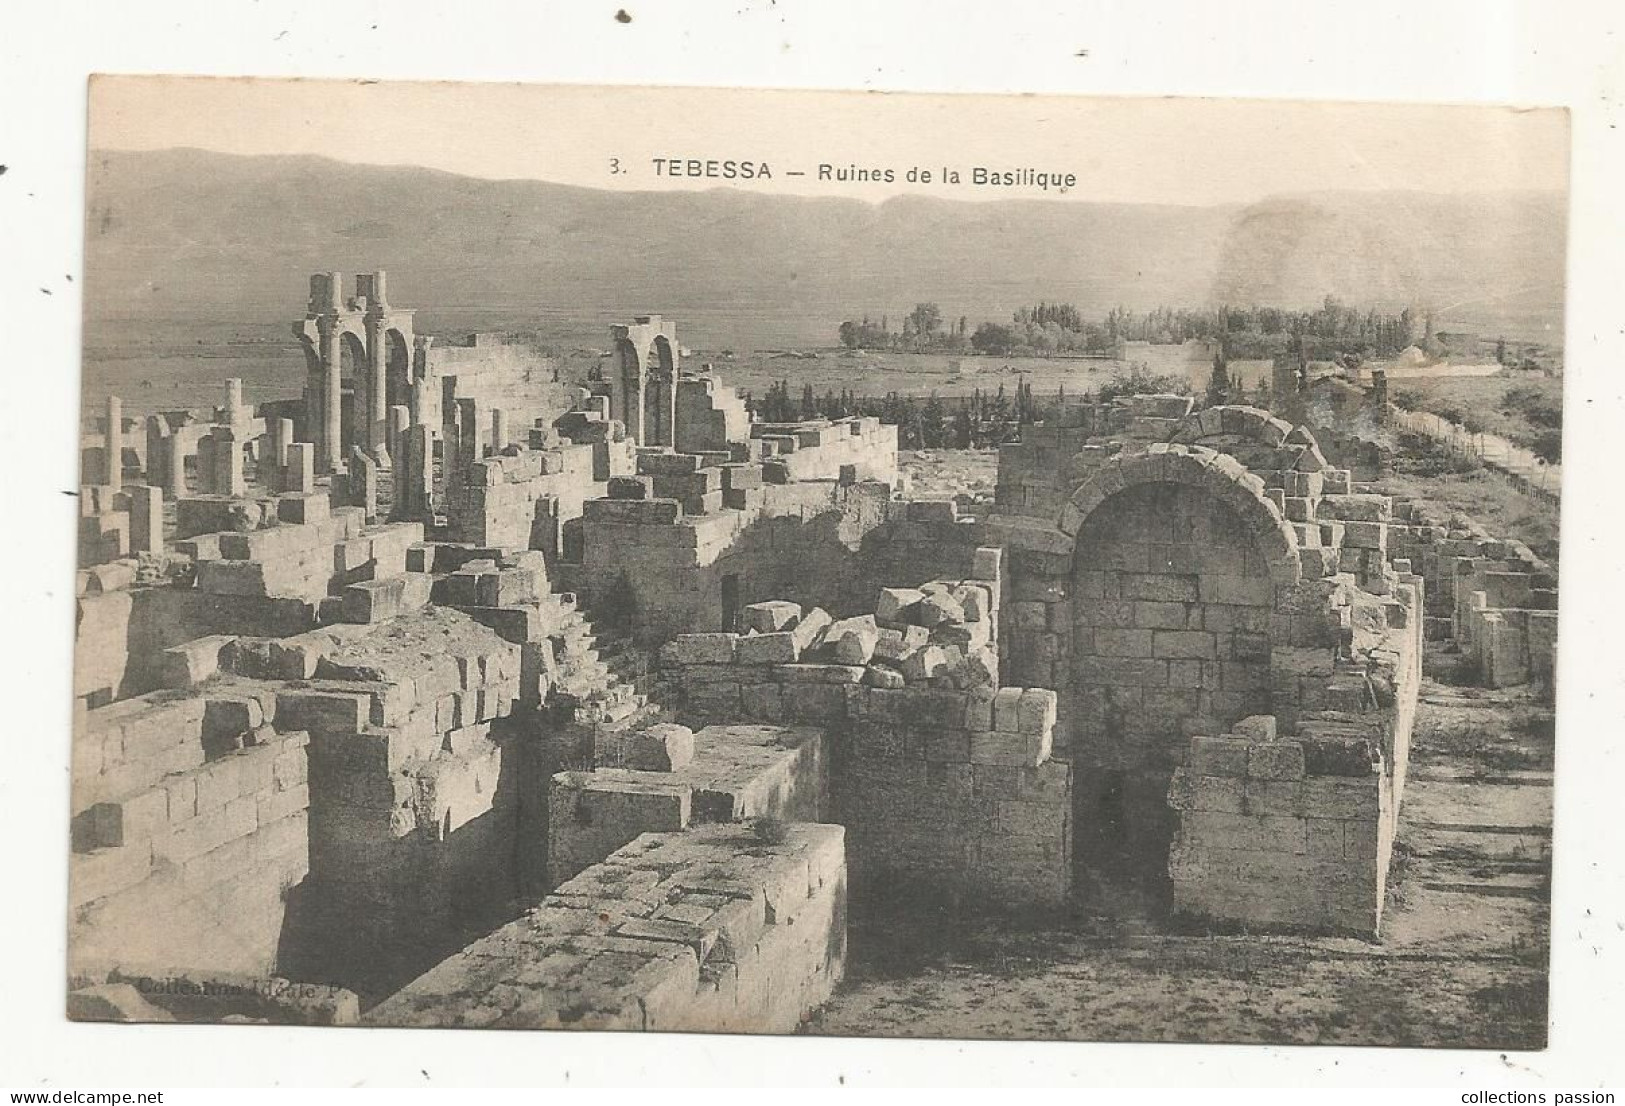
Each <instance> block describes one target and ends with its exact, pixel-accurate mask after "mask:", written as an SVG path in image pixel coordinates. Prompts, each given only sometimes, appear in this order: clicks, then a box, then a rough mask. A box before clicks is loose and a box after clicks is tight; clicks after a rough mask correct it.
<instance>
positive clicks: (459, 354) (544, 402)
mask: <svg viewBox="0 0 1625 1106" xmlns="http://www.w3.org/2000/svg"><path fill="white" fill-rule="evenodd" d="M464 342H465V343H466V344H458V345H454V344H448V343H444V342H438V341H436V342H427V341H424V340H423V339H419V343H420V345H421V346H422V349H421V352H420V354H419V360H421V362H422V370H421V375H422V377H423V379H424V381H425V382H426V387H425V388H424V389H423V397H424V400H425V401H426V402H425V403H424V405H423V407H422V409H421V410H419V411H418V412H417V413H416V414H417V421H418V422H422V423H427V424H428V425H430V426H438V425H439V424H440V423H441V421H442V419H443V417H444V413H445V412H446V411H450V410H453V409H455V407H456V404H457V402H458V400H465V399H466V400H472V401H474V402H476V403H477V404H479V406H480V407H481V409H484V410H490V409H492V408H501V409H502V410H504V411H506V412H507V413H508V417H509V419H510V420H511V421H512V423H513V425H514V426H520V427H525V426H531V425H533V424H534V423H535V422H536V420H537V419H546V420H548V421H552V419H553V418H555V417H556V416H557V415H558V414H559V412H561V411H567V410H569V409H570V406H571V403H572V400H573V398H574V391H575V389H574V387H573V386H572V385H571V384H569V383H561V382H560V381H559V379H558V377H559V366H558V363H557V362H556V361H555V360H554V359H553V358H552V357H549V356H547V355H546V354H543V353H540V352H538V351H537V350H535V349H533V348H531V347H529V346H527V345H523V344H520V343H509V342H505V341H503V340H501V338H500V337H499V336H492V335H487V334H476V335H470V336H469V337H468V338H466V339H464Z"/></svg>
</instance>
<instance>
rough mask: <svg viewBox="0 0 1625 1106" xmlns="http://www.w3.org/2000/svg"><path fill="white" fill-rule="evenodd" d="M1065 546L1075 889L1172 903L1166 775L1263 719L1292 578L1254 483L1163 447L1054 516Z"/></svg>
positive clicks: (1228, 462)
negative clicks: (1069, 545) (1193, 741)
mask: <svg viewBox="0 0 1625 1106" xmlns="http://www.w3.org/2000/svg"><path fill="white" fill-rule="evenodd" d="M1061 529H1062V530H1063V531H1064V532H1065V533H1067V534H1069V535H1070V536H1072V537H1073V539H1074V544H1073V559H1072V573H1071V579H1070V588H1069V593H1070V608H1071V610H1070V616H1071V625H1070V636H1069V640H1070V649H1069V652H1068V660H1067V665H1066V677H1065V680H1064V685H1063V687H1062V688H1061V689H1060V690H1061V695H1062V701H1063V709H1062V714H1063V723H1064V725H1065V726H1066V728H1067V733H1066V735H1065V736H1066V742H1065V743H1066V746H1067V749H1068V752H1069V755H1070V757H1071V759H1072V763H1073V766H1074V780H1075V783H1074V840H1075V846H1074V856H1075V857H1077V859H1078V864H1079V868H1080V873H1079V876H1080V879H1079V885H1080V887H1082V888H1083V889H1084V890H1085V893H1086V894H1089V893H1091V892H1093V893H1094V894H1095V895H1096V896H1098V897H1099V899H1100V900H1102V901H1103V902H1107V903H1110V902H1112V901H1114V900H1115V899H1116V897H1117V896H1125V895H1126V896H1128V897H1129V901H1130V902H1132V903H1134V904H1135V905H1134V906H1133V907H1131V909H1148V910H1151V911H1152V912H1159V911H1160V909H1161V908H1165V907H1166V906H1167V905H1168V902H1169V890H1170V888H1169V885H1168V883H1167V858H1168V850H1169V847H1170V845H1171V843H1172V838H1173V833H1174V830H1175V828H1176V823H1175V820H1174V817H1173V815H1172V812H1171V811H1170V810H1169V808H1168V805H1167V792H1168V783H1169V779H1170V777H1171V775H1172V773H1173V770H1174V768H1175V767H1177V766H1178V765H1179V764H1180V763H1181V762H1182V760H1183V758H1184V756H1185V752H1186V750H1187V748H1188V746H1189V738H1190V735H1191V734H1193V733H1223V732H1225V730H1226V728H1227V727H1228V726H1229V725H1231V724H1232V723H1234V722H1235V721H1237V720H1239V719H1241V718H1243V717H1246V716H1247V715H1250V714H1257V713H1263V712H1267V711H1268V709H1269V703H1270V650H1271V643H1272V638H1273V626H1272V614H1273V612H1274V610H1275V606H1276V601H1277V594H1278V589H1284V588H1289V587H1290V586H1291V585H1292V584H1295V583H1297V582H1298V580H1299V579H1300V578H1301V575H1302V567H1301V563H1300V561H1299V558H1298V552H1297V548H1296V544H1295V542H1294V540H1293V535H1292V531H1291V528H1290V526H1289V525H1288V524H1287V523H1286V521H1285V519H1283V518H1282V516H1281V514H1280V512H1279V511H1278V510H1277V509H1276V507H1275V505H1274V504H1273V503H1271V502H1270V501H1269V500H1268V499H1267V498H1265V496H1264V487H1263V482H1262V481H1261V480H1259V479H1258V478H1257V477H1255V476H1252V475H1251V474H1249V473H1247V472H1246V470H1245V469H1244V468H1243V467H1242V466H1241V465H1240V464H1239V463H1238V462H1237V461H1235V460H1234V459H1233V458H1231V457H1228V456H1225V455H1222V454H1219V453H1216V452H1214V451H1213V450H1209V449H1203V448H1200V447H1194V448H1190V447H1183V446H1161V447H1153V450H1152V451H1150V452H1147V453H1142V454H1135V455H1131V456H1127V457H1121V458H1118V459H1114V460H1112V461H1109V462H1107V463H1106V464H1104V465H1102V466H1101V467H1100V468H1098V469H1097V470H1096V471H1095V472H1094V473H1093V474H1092V475H1091V476H1090V477H1089V478H1088V479H1086V480H1085V481H1084V482H1083V484H1081V485H1080V486H1079V487H1078V488H1077V489H1076V491H1075V492H1074V493H1073V495H1072V498H1071V500H1070V502H1069V503H1068V504H1067V506H1066V507H1065V508H1064V509H1063V511H1062V518H1061Z"/></svg>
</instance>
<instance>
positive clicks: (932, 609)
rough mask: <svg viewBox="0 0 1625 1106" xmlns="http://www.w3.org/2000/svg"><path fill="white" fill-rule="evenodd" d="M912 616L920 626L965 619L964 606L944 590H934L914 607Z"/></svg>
mask: <svg viewBox="0 0 1625 1106" xmlns="http://www.w3.org/2000/svg"><path fill="white" fill-rule="evenodd" d="M914 618H915V619H916V620H917V621H918V622H919V624H920V625H921V626H925V627H933V626H940V625H943V624H945V623H946V624H954V623H960V622H964V621H965V608H963V607H961V606H960V605H959V603H958V601H956V600H955V599H954V597H953V595H952V594H951V593H949V592H946V591H934V592H932V593H931V594H929V595H927V596H926V597H925V598H924V599H921V600H920V602H919V605H918V606H917V607H915V613H914Z"/></svg>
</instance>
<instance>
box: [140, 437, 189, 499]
mask: <svg viewBox="0 0 1625 1106" xmlns="http://www.w3.org/2000/svg"><path fill="white" fill-rule="evenodd" d="M147 464H148V465H149V466H150V465H151V464H152V461H151V459H150V458H149V459H148V461H147ZM163 483H164V487H166V488H168V489H169V497H170V498H171V499H179V498H180V497H181V496H183V495H185V494H186V448H185V446H183V445H182V444H181V436H180V435H179V434H171V435H170V436H169V437H168V438H166V439H164V481H163Z"/></svg>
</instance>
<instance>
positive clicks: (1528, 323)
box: [86, 149, 1566, 348]
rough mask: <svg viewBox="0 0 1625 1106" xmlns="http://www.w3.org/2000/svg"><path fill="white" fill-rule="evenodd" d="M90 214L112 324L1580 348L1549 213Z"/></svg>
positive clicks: (535, 199) (1336, 208)
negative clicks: (1561, 341)
mask: <svg viewBox="0 0 1625 1106" xmlns="http://www.w3.org/2000/svg"><path fill="white" fill-rule="evenodd" d="M1290 153H1291V152H1290V151H1282V156H1283V157H1285V156H1290ZM1191 171H1192V172H1200V171H1201V166H1200V165H1195V164H1193V165H1192V166H1191ZM1260 172H1263V173H1267V172H1268V166H1261V167H1260ZM89 196H90V200H89V205H88V211H87V224H86V230H87V273H86V300H87V308H88V311H89V313H90V315H91V318H92V319H93V320H95V321H102V320H106V319H110V318H133V319H151V320H158V319H172V320H181V319H186V318H198V319H209V320H220V319H222V318H228V319H229V318H238V319H242V320H243V321H245V322H248V321H252V322H255V323H264V322H279V321H281V320H282V319H284V318H286V319H288V320H291V319H292V318H294V317H295V316H296V315H298V314H300V313H302V309H303V305H304V294H305V289H306V278H307V277H308V275H309V274H310V273H312V272H316V271H319V270H333V269H336V270H339V271H341V272H344V273H346V274H349V273H353V272H356V271H369V270H371V269H373V268H384V269H387V270H388V271H389V273H390V285H389V286H390V298H391V300H392V302H394V303H396V304H397V305H400V306H411V307H418V308H420V309H421V310H422V311H423V314H424V316H425V317H426V318H427V319H430V320H433V319H454V318H470V317H476V316H477V317H480V318H490V319H511V320H512V323H511V324H510V325H516V326H517V325H522V324H523V323H524V322H525V321H526V320H531V319H534V320H539V321H542V320H545V321H546V322H548V323H549V324H550V325H551V326H553V327H554V328H555V329H559V330H560V331H561V332H564V331H575V330H576V329H577V328H579V331H578V332H579V333H580V334H581V335H583V336H588V337H590V336H592V335H602V334H603V331H604V327H605V326H607V325H608V323H609V322H611V321H616V320H619V319H622V318H625V317H627V316H630V315H632V314H634V313H640V314H641V313H648V312H663V313H665V314H667V315H670V316H675V317H677V318H678V319H679V320H681V321H682V322H684V323H685V324H686V325H685V330H684V334H685V340H686V341H687V342H688V344H691V345H703V346H706V347H708V348H717V347H721V346H725V345H731V346H738V347H740V348H747V347H751V346H758V347H760V346H776V345H797V344H804V345H813V344H819V345H828V344H832V343H833V341H834V332H835V327H836V325H837V324H838V323H839V322H840V321H841V320H842V319H845V318H851V317H857V316H861V315H863V314H865V313H869V314H872V315H876V316H878V315H879V314H881V313H882V312H889V313H890V314H891V315H892V317H893V319H894V320H897V319H899V318H900V316H901V315H902V314H903V313H904V312H906V311H907V310H908V309H909V308H910V307H911V306H912V305H913V304H914V303H916V302H918V301H922V300H932V301H936V302H937V303H939V304H940V305H941V307H942V311H943V314H944V316H945V317H947V318H950V319H953V318H957V317H958V316H959V315H961V314H963V315H967V316H969V317H970V319H971V321H972V325H974V324H975V323H976V322H978V321H980V320H982V319H996V320H1003V319H1005V318H1006V317H1007V316H1008V315H1009V314H1010V313H1011V312H1012V311H1014V310H1015V309H1016V308H1017V307H1020V306H1022V305H1025V304H1029V303H1033V302H1036V301H1039V300H1045V301H1051V302H1053V301H1070V302H1072V303H1075V304H1077V305H1078V307H1079V308H1080V309H1082V310H1083V312H1084V313H1085V314H1086V315H1090V316H1092V315H1096V314H1101V313H1104V312H1105V311H1106V310H1107V309H1108V308H1110V307H1112V306H1124V307H1129V308H1134V309H1145V308H1149V307H1154V306H1158V305H1163V304H1166V305H1170V306H1176V307H1180V306H1204V305H1213V304H1218V303H1237V304H1241V303H1261V304H1271V305H1276V306H1281V307H1293V308H1301V307H1309V306H1313V305H1317V304H1318V303H1319V302H1320V301H1321V299H1322V298H1323V297H1324V296H1326V295H1327V294H1332V295H1335V296H1337V297H1339V298H1341V299H1344V300H1346V301H1348V302H1350V303H1354V304H1359V305H1373V306H1378V307H1383V308H1388V309H1397V308H1399V307H1401V306H1405V305H1408V304H1415V305H1418V306H1420V307H1423V308H1427V309H1431V310H1433V311H1434V312H1435V313H1436V315H1437V316H1438V323H1439V325H1440V326H1441V327H1443V326H1445V325H1447V324H1450V325H1456V326H1461V327H1469V328H1470V327H1479V328H1483V329H1486V330H1496V329H1500V330H1504V331H1505V332H1506V333H1508V334H1515V333H1527V334H1528V335H1529V336H1531V337H1533V336H1534V335H1535V334H1537V333H1539V332H1541V331H1542V330H1543V329H1544V328H1546V327H1548V326H1549V327H1551V330H1550V331H1549V332H1548V336H1549V337H1550V336H1553V335H1557V334H1560V333H1561V320H1562V294H1563V271H1564V245H1565V237H1566V201H1565V198H1564V197H1563V196H1561V195H1558V194H1551V193H1493V194H1463V195H1448V196H1447V195H1435V194H1427V193H1419V192H1404V191H1396V192H1388V193H1370V192H1353V191H1348V192H1325V193H1315V194H1304V195H1283V196H1278V197H1272V198H1270V199H1267V200H1263V201H1261V202H1258V203H1254V204H1249V205H1230V206H1218V207H1172V206H1158V205H1132V204H1129V205H1125V204H1096V203H1089V202H1087V201H1080V200H1077V199H1072V200H1068V201H1042V200H1011V201H998V202H985V203H983V202H962V201H953V200H941V199H934V198H919V197H903V198H897V199H892V200H889V201H887V202H885V203H881V204H871V203H868V202H865V201H860V200H849V199H823V198H799V197H794V198H787V197H777V196H764V195H762V194H760V193H753V192H748V191H741V190H715V191H707V192H606V191H599V190H595V189H587V188H574V187H568V186H563V185H557V184H548V183H545V182H540V181H491V180H483V179H477V178H471V177H462V176H457V175H455V174H451V173H445V172H440V171H436V170H429V169H420V168H392V167H383V166H369V165H355V164H350V163H346V162H340V161H333V160H329V159H325V158H317V157H305V156H286V157H239V156H234V155H228V154H219V153H212V152H207V151H202V150H195V149H173V150H163V151H155V152H122V151H92V153H91V157H90V167H89ZM600 340H601V339H600Z"/></svg>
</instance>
